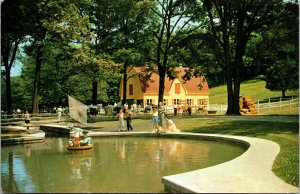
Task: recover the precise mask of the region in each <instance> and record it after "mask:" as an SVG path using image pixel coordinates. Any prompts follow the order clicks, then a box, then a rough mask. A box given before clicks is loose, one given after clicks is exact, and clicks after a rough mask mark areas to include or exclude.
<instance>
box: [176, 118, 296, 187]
mask: <svg viewBox="0 0 300 194" xmlns="http://www.w3.org/2000/svg"><path fill="white" fill-rule="evenodd" d="M174 121H175V123H176V125H177V127H178V128H179V129H181V130H182V131H185V132H193V133H216V134H226V135H239V136H250V137H257V138H262V139H268V140H271V141H274V142H276V143H278V144H279V145H280V153H279V154H278V156H277V157H276V160H275V162H274V164H273V169H272V170H273V172H274V173H275V174H276V175H277V176H278V177H280V178H281V179H283V180H284V181H286V182H287V183H289V184H292V185H294V186H298V184H299V131H298V130H299V124H298V122H281V121H278V120H277V121H276V120H275V121H253V120H251V121H250V120H238V119H226V118H214V117H212V118H190V119H187V118H179V119H176V120H175V119H174Z"/></svg>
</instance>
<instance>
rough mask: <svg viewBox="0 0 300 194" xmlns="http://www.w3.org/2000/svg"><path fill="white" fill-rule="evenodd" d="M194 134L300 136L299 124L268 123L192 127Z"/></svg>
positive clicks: (236, 122)
mask: <svg viewBox="0 0 300 194" xmlns="http://www.w3.org/2000/svg"><path fill="white" fill-rule="evenodd" d="M187 131H189V132H193V133H218V134H230V135H239V136H253V137H257V136H263V135H268V134H295V135H296V134H299V131H298V123H283V122H268V121H224V122H218V124H215V125H212V126H201V127H192V128H190V129H187Z"/></svg>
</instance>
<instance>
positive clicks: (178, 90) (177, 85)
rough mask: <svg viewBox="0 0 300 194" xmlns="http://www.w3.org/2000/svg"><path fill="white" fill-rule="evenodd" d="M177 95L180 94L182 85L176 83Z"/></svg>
mask: <svg viewBox="0 0 300 194" xmlns="http://www.w3.org/2000/svg"><path fill="white" fill-rule="evenodd" d="M175 94H180V83H175Z"/></svg>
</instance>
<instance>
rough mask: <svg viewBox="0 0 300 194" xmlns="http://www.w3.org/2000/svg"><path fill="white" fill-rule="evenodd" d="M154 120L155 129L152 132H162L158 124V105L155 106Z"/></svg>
mask: <svg viewBox="0 0 300 194" xmlns="http://www.w3.org/2000/svg"><path fill="white" fill-rule="evenodd" d="M152 121H153V130H152V132H156V133H160V128H159V126H158V111H157V107H156V106H153V114H152Z"/></svg>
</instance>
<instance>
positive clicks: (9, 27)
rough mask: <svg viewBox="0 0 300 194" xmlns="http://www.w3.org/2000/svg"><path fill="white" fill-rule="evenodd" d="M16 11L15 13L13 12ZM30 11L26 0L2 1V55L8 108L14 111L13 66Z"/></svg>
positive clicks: (8, 110) (25, 30)
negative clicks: (12, 90)
mask: <svg viewBox="0 0 300 194" xmlns="http://www.w3.org/2000/svg"><path fill="white" fill-rule="evenodd" d="M12 13H14V14H12ZM27 17H29V16H28V12H27V10H26V4H24V1H20V0H17V1H13V0H6V1H4V2H1V57H2V60H1V61H2V62H1V66H2V65H3V66H4V68H5V70H4V74H2V75H4V76H3V78H4V80H5V83H6V85H5V87H6V90H5V92H6V106H7V107H6V109H7V112H8V114H10V113H11V112H12V94H11V75H10V73H11V68H12V66H13V64H14V62H15V59H16V54H17V51H18V47H19V45H20V43H21V42H22V40H23V39H24V37H25V36H26V34H27V25H28V21H27Z"/></svg>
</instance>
